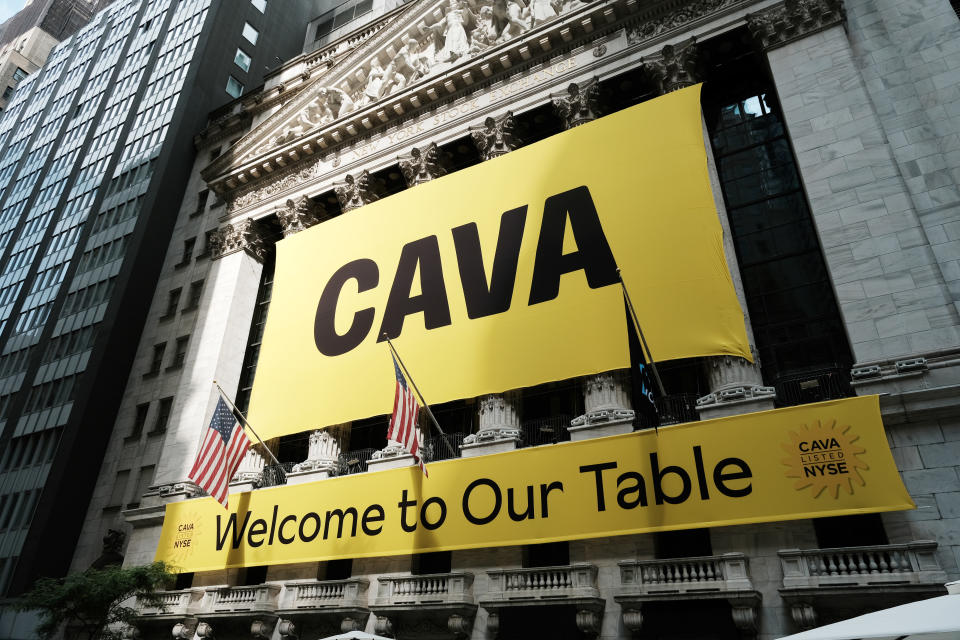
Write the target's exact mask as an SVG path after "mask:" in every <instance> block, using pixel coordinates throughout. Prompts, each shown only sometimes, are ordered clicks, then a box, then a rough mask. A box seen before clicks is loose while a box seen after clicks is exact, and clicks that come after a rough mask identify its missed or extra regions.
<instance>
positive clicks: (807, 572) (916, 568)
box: [778, 541, 946, 589]
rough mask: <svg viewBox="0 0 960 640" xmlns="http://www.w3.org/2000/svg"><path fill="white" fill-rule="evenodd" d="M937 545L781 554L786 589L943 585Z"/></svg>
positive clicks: (926, 542)
mask: <svg viewBox="0 0 960 640" xmlns="http://www.w3.org/2000/svg"><path fill="white" fill-rule="evenodd" d="M936 550H937V543H936V542H933V541H917V542H910V543H907V544H885V545H873V546H865V547H846V548H841V549H808V550H800V549H789V550H785V551H780V552H779V553H778V555H779V556H780V566H781V567H782V569H783V587H784V589H809V588H819V587H831V586H850V585H856V586H864V587H867V586H872V585H883V584H943V582H945V581H946V574H945V573H944V571H943V569H941V568H940V563H939V562H938V561H937V556H936Z"/></svg>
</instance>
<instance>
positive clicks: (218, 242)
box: [210, 218, 267, 262]
mask: <svg viewBox="0 0 960 640" xmlns="http://www.w3.org/2000/svg"><path fill="white" fill-rule="evenodd" d="M237 251H246V252H247V253H248V254H250V256H252V257H253V258H255V259H256V260H257V261H259V262H263V259H264V258H265V257H266V255H267V243H266V242H265V241H264V239H263V234H262V233H261V232H260V228H259V227H258V226H257V224H256V223H255V222H254V221H253V220H250V219H249V218H248V219H246V220H240V221H239V222H237V223H235V224H227V225H224V226H222V227H220V228H219V229H217V231H216V233H214V234H213V235H211V236H210V253H211V258H212V259H213V260H219V259H220V258H222V257H224V256H227V255H230V254H231V253H236V252H237Z"/></svg>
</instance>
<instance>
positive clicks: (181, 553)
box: [170, 511, 200, 565]
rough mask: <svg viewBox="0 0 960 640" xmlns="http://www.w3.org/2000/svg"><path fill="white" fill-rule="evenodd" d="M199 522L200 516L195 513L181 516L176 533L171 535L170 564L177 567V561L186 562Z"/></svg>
mask: <svg viewBox="0 0 960 640" xmlns="http://www.w3.org/2000/svg"><path fill="white" fill-rule="evenodd" d="M198 522H200V514H199V513H197V512H196V511H190V512H188V513H185V514H183V517H182V518H181V519H180V521H179V522H178V523H177V528H176V531H174V534H173V540H172V541H171V542H170V547H171V553H170V563H171V564H173V565H177V561H178V560H186V558H187V557H188V556H189V555H190V552H191V551H192V547H193V546H194V540H193V539H194V536H195V535H196V534H197V529H198V525H197V523H198Z"/></svg>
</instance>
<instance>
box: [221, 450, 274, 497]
mask: <svg viewBox="0 0 960 640" xmlns="http://www.w3.org/2000/svg"><path fill="white" fill-rule="evenodd" d="M265 464H266V462H265V461H264V459H263V456H262V455H260V453H259V452H258V451H257V450H256V449H253V448H250V449H247V453H246V455H244V456H243V460H241V461H240V466H239V467H237V472H236V473H234V474H233V479H232V480H231V481H230V484H252V485H253V488H254V489H258V488H259V487H260V485H261V484H262V482H263V467H264V465H265Z"/></svg>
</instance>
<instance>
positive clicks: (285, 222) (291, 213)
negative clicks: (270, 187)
mask: <svg viewBox="0 0 960 640" xmlns="http://www.w3.org/2000/svg"><path fill="white" fill-rule="evenodd" d="M323 217H324V216H323V210H322V208H321V207H319V206H317V204H316V203H315V202H314V201H313V200H311V199H310V198H308V197H307V196H300V197H299V198H297V199H296V201H294V200H287V201H286V203H285V204H284V206H283V207H282V208H280V209H277V219H278V220H279V221H280V226H281V227H283V237H284V238H286V237H287V236H290V235H293V234H294V233H298V232H300V231H303V230H304V229H308V228H310V227H312V226H313V225H315V224H317V223H318V222H320V220H321V219H322V218H323Z"/></svg>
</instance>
